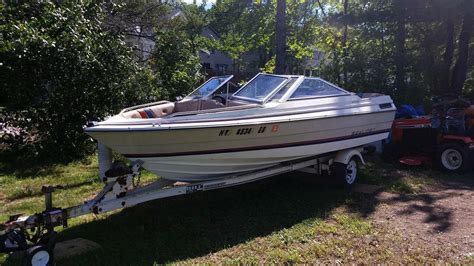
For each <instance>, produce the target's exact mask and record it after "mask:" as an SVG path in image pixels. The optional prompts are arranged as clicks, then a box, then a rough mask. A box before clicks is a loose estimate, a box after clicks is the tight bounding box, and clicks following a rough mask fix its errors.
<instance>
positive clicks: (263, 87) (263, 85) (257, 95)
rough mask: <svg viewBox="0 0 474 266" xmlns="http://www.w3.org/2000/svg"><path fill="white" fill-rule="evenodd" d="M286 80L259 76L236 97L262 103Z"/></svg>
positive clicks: (237, 93) (277, 77) (284, 78)
mask: <svg viewBox="0 0 474 266" xmlns="http://www.w3.org/2000/svg"><path fill="white" fill-rule="evenodd" d="M286 80H287V78H286V77H279V76H272V75H258V76H257V77H256V78H254V79H253V80H251V81H250V82H249V83H247V84H246V85H245V86H244V87H242V89H241V90H239V91H237V92H236V93H235V94H234V96H237V97H243V98H249V99H254V100H258V101H262V100H264V99H265V98H266V97H267V96H269V95H270V94H271V93H272V92H273V91H274V90H275V89H276V88H278V87H279V86H280V85H281V84H283V83H284V82H285V81H286Z"/></svg>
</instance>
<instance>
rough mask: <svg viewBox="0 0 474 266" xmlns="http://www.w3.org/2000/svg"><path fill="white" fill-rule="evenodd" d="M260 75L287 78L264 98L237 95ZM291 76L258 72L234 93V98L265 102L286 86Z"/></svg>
mask: <svg viewBox="0 0 474 266" xmlns="http://www.w3.org/2000/svg"><path fill="white" fill-rule="evenodd" d="M259 76H273V77H279V78H284V79H285V80H284V81H283V82H282V83H281V84H280V85H278V86H277V87H276V88H274V89H273V90H272V91H271V92H270V93H269V94H267V96H265V98H263V99H255V98H249V97H244V96H237V95H236V94H237V93H239V92H240V91H241V90H244V89H245V88H246V87H247V85H248V84H250V83H251V82H252V81H253V80H254V79H256V78H257V77H259ZM290 77H291V76H288V75H275V74H268V73H258V74H257V75H256V76H255V77H253V78H252V79H251V80H249V81H248V82H247V83H246V84H245V85H244V86H242V87H241V88H240V89H239V90H238V91H236V92H234V94H232V99H238V100H244V101H249V102H255V103H260V104H264V103H265V102H266V101H268V100H269V99H270V98H271V97H272V96H273V95H274V94H275V93H276V92H277V91H279V90H280V89H281V88H282V87H283V86H285V84H286V83H288V81H289V80H290Z"/></svg>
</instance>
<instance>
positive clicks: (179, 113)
mask: <svg viewBox="0 0 474 266" xmlns="http://www.w3.org/2000/svg"><path fill="white" fill-rule="evenodd" d="M232 77H233V76H231V75H230V76H218V77H213V78H211V79H210V80H208V81H207V82H205V83H204V84H203V85H201V86H199V87H198V88H197V89H196V90H195V91H193V92H191V93H190V94H189V95H188V96H186V97H184V98H182V99H180V100H178V101H176V102H170V101H159V102H154V103H149V104H144V105H138V106H133V107H129V108H125V109H123V110H122V111H121V112H120V113H119V114H117V115H114V116H112V117H110V118H109V119H107V120H105V121H102V122H94V123H91V124H89V125H88V126H86V127H85V129H84V130H85V133H87V134H89V135H90V136H91V137H92V138H94V139H96V140H97V141H98V142H99V143H101V144H103V145H105V146H107V147H109V148H110V149H112V150H114V151H115V152H118V153H120V154H122V155H123V156H125V157H126V158H128V159H130V160H131V161H133V162H140V164H141V166H142V167H143V168H145V169H147V170H148V171H151V172H153V173H155V174H157V175H159V176H160V177H161V178H163V179H167V180H174V181H186V182H194V181H203V180H212V179H220V178H226V177H230V176H235V175H238V174H242V173H246V172H251V171H255V170H260V169H265V168H267V167H272V166H275V165H277V164H280V163H285V162H291V161H296V160H300V159H303V158H309V157H313V156H318V155H324V154H328V153H331V152H335V151H339V150H344V149H349V148H353V147H360V146H363V145H367V144H369V143H372V142H376V141H380V140H383V139H386V138H387V137H388V135H389V132H390V128H391V125H392V122H393V119H394V116H395V111H396V107H395V105H394V103H393V101H392V99H391V98H390V96H387V95H382V94H376V93H359V94H356V93H352V92H349V91H346V90H344V89H342V88H340V87H338V86H337V85H334V84H332V83H330V82H328V81H325V80H323V79H321V78H317V77H305V76H299V75H274V74H266V73H259V74H257V75H256V76H255V77H253V78H252V79H251V80H249V81H248V82H247V83H246V84H245V85H243V86H242V87H241V88H237V87H236V86H235V85H232V83H231V79H232Z"/></svg>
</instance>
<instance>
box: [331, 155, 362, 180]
mask: <svg viewBox="0 0 474 266" xmlns="http://www.w3.org/2000/svg"><path fill="white" fill-rule="evenodd" d="M358 169H359V163H358V158H357V156H352V157H351V158H350V159H349V161H348V162H347V164H344V163H334V164H333V171H334V177H335V178H336V179H337V182H338V183H339V184H341V185H344V186H346V187H351V186H352V185H353V184H354V183H355V182H356V180H357V172H358Z"/></svg>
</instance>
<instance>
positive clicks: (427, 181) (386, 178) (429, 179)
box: [359, 157, 473, 194]
mask: <svg viewBox="0 0 474 266" xmlns="http://www.w3.org/2000/svg"><path fill="white" fill-rule="evenodd" d="M471 175H472V172H471V173H466V174H453V173H443V172H440V171H438V170H436V169H434V168H432V167H429V166H419V167H409V166H404V165H402V164H399V163H387V162H384V161H382V160H381V159H379V158H377V157H372V158H370V160H369V161H368V162H367V164H366V165H365V166H363V167H362V171H361V174H360V176H359V178H360V179H359V182H361V183H366V184H374V185H382V186H383V187H384V188H385V189H386V190H387V191H390V192H394V193H402V194H417V193H420V192H422V191H423V190H425V189H426V188H429V187H432V186H435V185H438V184H440V183H447V182H467V183H472V182H473V179H472V177H471Z"/></svg>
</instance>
